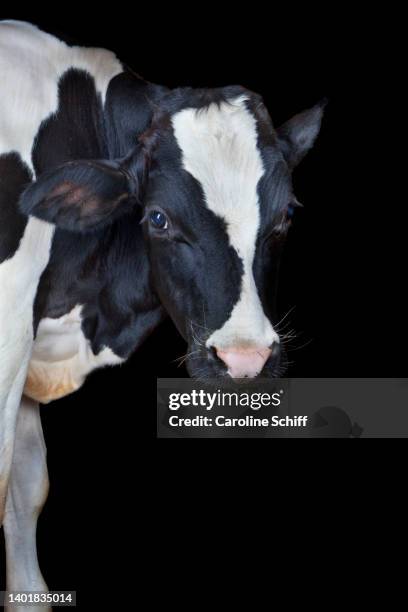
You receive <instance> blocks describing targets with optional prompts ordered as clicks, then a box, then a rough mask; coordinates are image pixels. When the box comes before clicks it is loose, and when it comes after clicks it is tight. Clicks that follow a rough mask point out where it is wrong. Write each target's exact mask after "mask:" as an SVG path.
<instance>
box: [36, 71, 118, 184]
mask: <svg viewBox="0 0 408 612" xmlns="http://www.w3.org/2000/svg"><path fill="white" fill-rule="evenodd" d="M106 158H108V150H107V146H106V138H105V130H104V121H103V109H102V101H101V98H100V95H99V94H98V92H97V91H96V88H95V81H94V79H93V77H92V76H91V75H90V74H89V73H88V72H86V71H85V70H78V69H76V68H71V69H70V70H67V72H65V73H64V74H63V75H62V77H61V79H60V81H59V84H58V110H57V112H56V113H55V114H53V115H51V116H50V117H48V118H47V119H45V120H44V121H43V122H42V124H41V126H40V129H39V131H38V134H37V137H36V139H35V142H34V146H33V151H32V159H33V165H34V169H35V172H36V174H37V176H39V175H40V174H41V173H42V172H44V171H45V170H49V169H50V168H55V167H56V166H59V165H61V164H63V163H65V162H67V161H71V160H77V159H106Z"/></svg>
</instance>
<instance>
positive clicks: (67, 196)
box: [20, 146, 147, 232]
mask: <svg viewBox="0 0 408 612" xmlns="http://www.w3.org/2000/svg"><path fill="white" fill-rule="evenodd" d="M146 173H147V172H146V160H145V159H144V152H143V151H142V149H141V147H139V146H138V148H137V150H135V151H134V152H132V154H131V155H130V156H128V157H127V158H124V159H121V160H115V161H105V160H100V161H99V160H82V161H73V162H68V163H65V164H63V165H62V166H59V167H57V168H55V169H53V170H50V171H47V172H44V173H43V174H41V175H40V176H39V178H38V180H37V181H36V182H35V183H32V184H31V185H30V186H29V187H28V188H27V189H26V190H25V191H24V192H23V194H22V196H21V198H20V210H21V211H22V212H23V213H24V214H26V215H33V216H34V217H38V218H39V219H43V220H44V221H48V222H50V223H54V224H55V225H56V226H57V227H60V228H61V229H65V230H70V231H74V232H86V231H92V230H95V229H98V228H100V227H103V226H104V225H107V224H108V223H111V222H112V220H114V219H115V218H117V217H118V216H120V215H122V214H124V213H125V212H127V211H128V210H129V209H130V208H131V207H132V206H134V205H135V204H136V203H137V202H139V201H140V199H141V197H142V191H143V188H144V184H145V181H146Z"/></svg>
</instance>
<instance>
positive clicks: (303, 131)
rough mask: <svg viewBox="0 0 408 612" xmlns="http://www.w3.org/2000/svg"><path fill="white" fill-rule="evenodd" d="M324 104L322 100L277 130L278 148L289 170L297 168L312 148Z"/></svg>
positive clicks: (325, 101)
mask: <svg viewBox="0 0 408 612" xmlns="http://www.w3.org/2000/svg"><path fill="white" fill-rule="evenodd" d="M326 104H327V100H326V99H324V100H322V101H321V102H319V104H316V106H313V108H310V109H308V110H305V111H303V113H299V114H298V115H295V116H294V117H292V119H289V121H287V122H286V123H284V124H283V125H282V126H281V127H280V128H278V129H277V135H278V142H279V146H280V148H281V151H282V154H283V156H284V158H285V159H286V162H287V164H288V166H289V167H290V168H294V167H295V166H297V164H298V163H299V162H300V161H301V160H302V159H303V158H304V156H305V155H306V153H307V152H308V151H309V149H311V148H312V146H313V144H314V141H315V140H316V138H317V135H318V134H319V131H320V126H321V122H322V117H323V112H324V108H325V106H326Z"/></svg>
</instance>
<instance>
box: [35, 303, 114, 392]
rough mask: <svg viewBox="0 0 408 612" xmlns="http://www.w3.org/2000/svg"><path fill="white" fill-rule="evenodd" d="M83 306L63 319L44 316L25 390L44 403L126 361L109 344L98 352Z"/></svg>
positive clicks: (75, 388)
mask: <svg viewBox="0 0 408 612" xmlns="http://www.w3.org/2000/svg"><path fill="white" fill-rule="evenodd" d="M81 310H82V306H75V308H74V309H73V310H71V312H70V313H68V314H66V315H64V316H62V317H60V318H59V319H50V318H45V319H42V321H41V322H40V325H39V327H38V331H37V335H36V339H35V341H34V348H33V353H32V356H31V361H30V365H29V368H28V376H27V382H26V386H25V389H24V394H25V395H26V396H28V397H31V398H32V399H35V400H37V401H39V402H41V403H43V404H45V403H48V402H51V401H52V400H55V399H59V398H60V397H64V396H65V395H68V394H69V393H72V392H73V391H76V390H77V389H79V388H80V387H81V386H82V385H83V383H84V382H85V378H86V376H87V375H88V374H89V373H90V372H92V371H93V370H95V369H96V368H101V367H104V366H109V365H110V366H113V365H117V364H120V363H122V362H123V361H124V359H122V358H121V357H118V356H117V355H115V353H114V352H113V351H112V350H111V349H110V348H108V347H105V348H104V349H103V350H102V351H100V352H99V353H98V354H97V355H95V354H94V353H93V351H92V348H91V345H90V342H89V340H87V339H86V338H85V336H84V333H83V331H82V328H81V321H82V317H81Z"/></svg>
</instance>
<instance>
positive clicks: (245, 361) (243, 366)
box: [215, 347, 271, 378]
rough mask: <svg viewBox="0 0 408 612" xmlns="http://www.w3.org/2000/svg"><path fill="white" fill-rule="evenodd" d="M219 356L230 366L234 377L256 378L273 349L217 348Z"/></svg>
mask: <svg viewBox="0 0 408 612" xmlns="http://www.w3.org/2000/svg"><path fill="white" fill-rule="evenodd" d="M215 350H216V351H217V355H218V357H219V358H220V359H221V360H222V361H223V362H224V363H225V365H226V366H227V368H228V374H229V375H230V376H231V377H232V378H246V377H248V378H254V377H255V376H257V375H258V374H259V373H260V372H261V370H262V368H263V367H264V365H265V363H266V362H267V360H268V358H269V356H270V354H271V349H269V348H253V347H251V348H239V347H237V348H231V349H226V350H222V349H217V348H216V349H215Z"/></svg>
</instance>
